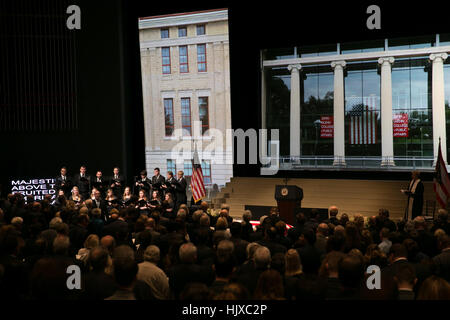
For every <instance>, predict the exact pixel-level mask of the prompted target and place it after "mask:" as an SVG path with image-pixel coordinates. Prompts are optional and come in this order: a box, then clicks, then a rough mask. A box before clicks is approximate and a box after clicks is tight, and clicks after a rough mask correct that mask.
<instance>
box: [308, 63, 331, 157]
mask: <svg viewBox="0 0 450 320" xmlns="http://www.w3.org/2000/svg"><path fill="white" fill-rule="evenodd" d="M302 74H303V75H304V77H303V78H302V79H301V80H300V81H302V82H303V86H302V87H303V90H301V92H302V95H301V100H300V101H301V106H302V112H301V113H300V126H301V128H302V131H301V134H302V135H301V139H300V142H301V150H302V156H316V155H319V156H332V155H333V153H334V149H333V128H334V127H333V124H332V123H333V122H334V121H333V116H334V114H333V101H334V95H333V94H334V74H333V69H332V68H331V66H330V65H320V66H311V67H308V66H307V67H304V68H302ZM305 161H306V160H305ZM319 161H320V163H321V164H324V165H332V163H331V162H330V161H331V160H324V159H322V160H319ZM327 161H328V162H327ZM305 164H306V163H305Z"/></svg>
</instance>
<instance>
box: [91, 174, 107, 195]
mask: <svg viewBox="0 0 450 320" xmlns="http://www.w3.org/2000/svg"><path fill="white" fill-rule="evenodd" d="M107 183H108V182H107V181H106V180H105V179H104V178H103V174H102V172H101V171H97V173H96V174H95V178H93V179H92V187H93V188H95V189H97V190H98V191H100V193H101V195H102V197H104V196H105V195H106V188H107Z"/></svg>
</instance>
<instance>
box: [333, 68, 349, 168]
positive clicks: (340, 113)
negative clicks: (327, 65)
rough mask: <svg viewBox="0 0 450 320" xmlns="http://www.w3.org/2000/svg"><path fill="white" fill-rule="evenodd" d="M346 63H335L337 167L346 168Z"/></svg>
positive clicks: (334, 140) (334, 141)
mask: <svg viewBox="0 0 450 320" xmlns="http://www.w3.org/2000/svg"><path fill="white" fill-rule="evenodd" d="M345 65H346V63H345V61H333V62H331V67H332V68H333V69H334V99H333V110H334V112H333V115H334V117H333V118H334V119H333V124H334V132H333V143H334V161H333V165H335V166H345V102H344V67H345Z"/></svg>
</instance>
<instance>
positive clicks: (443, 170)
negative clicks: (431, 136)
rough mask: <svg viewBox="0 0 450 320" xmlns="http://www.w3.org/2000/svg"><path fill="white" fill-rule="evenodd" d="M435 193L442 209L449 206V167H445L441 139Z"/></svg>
mask: <svg viewBox="0 0 450 320" xmlns="http://www.w3.org/2000/svg"><path fill="white" fill-rule="evenodd" d="M433 188H434V192H435V193H436V200H437V201H438V202H439V204H440V205H441V207H442V208H445V207H446V206H447V201H448V199H449V198H450V178H449V176H448V172H447V167H446V166H445V161H444V158H443V157H442V150H441V141H440V139H439V152H438V158H437V161H436V167H435V173H434V185H433Z"/></svg>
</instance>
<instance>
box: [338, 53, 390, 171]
mask: <svg viewBox="0 0 450 320" xmlns="http://www.w3.org/2000/svg"><path fill="white" fill-rule="evenodd" d="M377 67H378V61H368V62H364V63H348V64H347V67H346V76H345V78H344V86H345V155H346V156H351V157H361V158H367V157H380V156H381V118H380V81H381V80H380V75H379V73H378V72H377ZM354 161H355V162H356V163H355V165H357V163H362V162H363V161H366V160H362V159H355V160H354ZM379 161H380V160H379Z"/></svg>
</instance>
